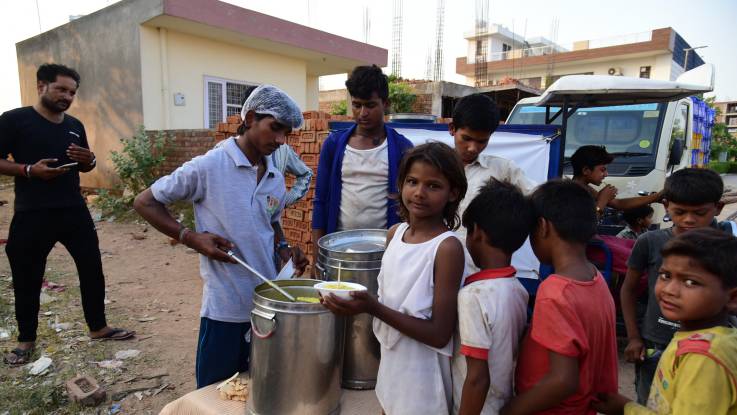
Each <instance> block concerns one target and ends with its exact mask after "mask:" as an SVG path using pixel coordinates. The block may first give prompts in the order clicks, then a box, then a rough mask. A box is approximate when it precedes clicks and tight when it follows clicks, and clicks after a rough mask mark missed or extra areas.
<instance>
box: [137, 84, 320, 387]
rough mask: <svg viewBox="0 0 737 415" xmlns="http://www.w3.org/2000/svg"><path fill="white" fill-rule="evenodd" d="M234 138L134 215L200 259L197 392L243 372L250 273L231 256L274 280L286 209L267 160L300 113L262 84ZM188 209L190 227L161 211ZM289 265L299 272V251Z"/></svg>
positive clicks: (279, 179)
mask: <svg viewBox="0 0 737 415" xmlns="http://www.w3.org/2000/svg"><path fill="white" fill-rule="evenodd" d="M241 114H242V117H243V120H244V121H243V124H242V125H241V126H240V128H239V129H238V135H237V136H235V137H230V138H228V139H227V140H225V141H224V142H223V144H222V145H219V146H217V147H216V148H214V149H212V150H210V151H209V152H207V154H205V155H203V156H199V157H195V158H193V159H192V160H190V161H188V162H186V163H184V164H183V165H182V166H181V167H179V168H178V169H177V170H175V171H174V172H173V173H172V174H170V175H168V176H165V177H162V178H160V179H159V180H157V181H156V182H155V183H154V184H153V185H151V187H150V188H148V189H146V190H145V191H143V192H142V193H141V194H139V195H138V197H136V201H135V204H134V207H135V209H136V211H137V212H138V213H139V214H140V215H141V216H142V217H143V218H144V219H146V220H147V221H148V222H149V223H151V225H153V226H154V227H155V228H156V229H158V230H159V231H161V232H162V233H164V234H165V235H168V236H170V237H172V238H174V239H177V240H179V242H181V243H182V244H184V245H186V246H188V247H190V248H192V249H194V250H195V251H197V252H199V253H200V274H201V275H202V279H203V283H204V287H203V290H202V308H201V310H200V317H201V318H200V334H199V339H198V342H197V363H196V368H195V372H196V373H195V374H196V377H197V387H198V388H201V387H204V386H207V385H210V384H212V383H215V382H217V381H219V380H222V379H225V378H228V377H230V376H231V375H232V374H233V373H235V372H242V371H246V370H248V357H249V352H250V345H249V343H248V342H247V341H246V334H247V333H248V331H249V330H250V328H251V324H250V320H249V317H250V314H251V308H252V307H253V301H252V296H253V290H254V288H255V287H256V286H257V285H259V284H260V280H259V279H258V277H256V276H255V275H253V274H251V273H249V272H248V271H247V270H246V269H245V268H243V267H242V266H240V265H238V264H236V263H235V261H234V260H233V259H231V258H230V257H229V256H228V255H227V254H226V253H225V251H228V250H232V251H233V252H234V253H235V254H236V255H237V256H238V257H239V258H241V259H243V260H244V261H246V262H247V263H248V264H249V265H251V266H252V267H253V268H255V269H256V270H257V271H258V272H259V273H261V274H262V275H264V276H266V277H267V278H275V277H276V266H275V264H274V260H273V255H274V231H273V229H272V224H273V223H276V222H278V221H279V217H280V215H281V211H282V209H283V207H284V198H285V193H286V188H285V186H284V177H283V176H282V174H281V173H280V172H279V171H278V169H276V168H275V167H274V165H273V162H272V160H271V157H269V155H270V154H271V153H273V152H274V150H276V149H277V148H278V147H279V146H280V145H282V144H284V140H285V136H286V135H287V134H289V132H290V131H292V129H296V128H299V127H300V126H301V125H302V121H303V120H302V112H301V111H300V109H299V107H298V106H297V104H296V103H295V102H294V100H292V98H290V97H289V96H288V95H287V94H286V93H284V92H283V91H281V90H280V89H278V88H276V87H274V86H271V85H263V86H260V87H258V88H256V89H255V90H254V91H253V92H252V93H251V95H250V96H249V97H248V99H247V100H246V103H245V104H244V105H243V111H242V113H241ZM178 200H186V201H189V202H192V203H193V205H194V214H195V222H196V228H195V229H189V228H187V227H185V226H184V225H182V224H180V223H179V222H177V221H176V220H175V219H174V217H172V215H171V213H169V211H168V210H167V209H166V205H168V204H170V203H173V202H176V201H178ZM291 249H292V252H291V254H292V259H293V260H294V261H295V264H296V266H297V268H298V269H300V270H302V271H304V268H305V266H306V265H307V260H306V258H305V257H304V254H303V253H302V252H301V251H300V250H299V248H291Z"/></svg>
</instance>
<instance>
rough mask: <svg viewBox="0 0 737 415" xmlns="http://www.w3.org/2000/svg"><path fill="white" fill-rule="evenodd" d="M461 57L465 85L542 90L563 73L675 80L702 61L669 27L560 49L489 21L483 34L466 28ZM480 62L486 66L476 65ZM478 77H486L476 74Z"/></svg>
mask: <svg viewBox="0 0 737 415" xmlns="http://www.w3.org/2000/svg"><path fill="white" fill-rule="evenodd" d="M465 38H466V40H467V41H468V48H467V53H466V56H464V57H460V58H457V60H456V72H457V73H458V74H461V75H464V76H465V77H466V83H467V84H469V85H498V84H502V83H505V82H507V81H508V80H510V79H517V80H519V81H521V82H522V83H524V84H526V85H529V86H531V87H534V88H537V89H545V88H546V87H547V86H548V85H550V84H551V83H552V82H554V81H555V80H556V79H558V78H560V77H561V76H564V75H574V74H595V75H607V74H609V75H623V76H631V77H641V78H653V79H662V80H674V79H675V78H677V77H678V75H680V74H681V73H683V72H684V63H685V60H686V59H688V65H687V66H688V68H689V69H693V68H694V67H696V66H699V65H701V64H703V63H704V62H703V60H702V59H701V57H699V56H698V54H697V53H695V51H693V50H688V49H689V48H690V46H689V44H688V43H687V42H686V41H685V40H684V39H683V38H682V37H681V36H680V35H679V34H678V33H677V32H676V31H675V30H673V29H672V28H669V27H668V28H663V29H655V30H652V31H648V32H643V33H635V34H630V35H623V36H617V37H613V38H605V39H593V40H582V41H577V42H574V43H573V45H572V46H571V47H570V48H564V47H563V46H561V45H558V44H556V43H554V42H552V41H550V40H549V39H546V38H543V37H533V38H528V39H525V38H524V36H521V35H519V34H517V33H514V32H512V31H510V30H509V29H507V28H505V27H504V26H501V25H498V24H492V25H490V26H489V30H487V31H485V32H484V33H468V34H466V36H465ZM480 60H483V61H485V63H486V65H485V67H483V66H480V65H476V62H477V61H480ZM477 77H485V79H479V81H480V82H476V81H477Z"/></svg>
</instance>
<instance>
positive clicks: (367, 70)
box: [312, 65, 412, 269]
mask: <svg viewBox="0 0 737 415" xmlns="http://www.w3.org/2000/svg"><path fill="white" fill-rule="evenodd" d="M345 85H346V87H347V88H348V93H349V94H350V96H351V110H352V111H353V119H354V120H355V122H356V125H355V126H353V127H351V128H349V129H346V130H339V131H335V132H333V133H332V134H330V136H328V138H327V140H325V143H323V146H322V150H321V151H320V162H319V164H318V167H317V180H316V188H315V198H314V201H313V204H314V205H313V211H312V242H313V243H314V244H317V241H318V240H319V239H320V238H321V237H323V236H324V235H327V234H329V233H333V232H336V231H341V230H349V229H387V228H388V227H390V226H392V225H394V224H395V223H397V222H399V216H398V215H397V209H396V201H395V200H394V199H392V197H391V196H392V195H396V194H397V193H398V191H397V170H398V169H399V162H400V161H401V159H402V155H403V154H404V152H405V151H406V150H407V149H409V148H411V147H412V143H411V142H410V141H409V140H408V139H407V138H405V137H404V136H403V135H401V134H399V133H397V132H396V131H395V130H394V129H392V128H389V127H387V126H386V125H384V113H385V111H386V109H388V107H389V82H388V78H387V76H386V75H384V74H383V73H382V72H381V68H379V67H378V66H376V65H372V66H358V67H356V68H354V69H353V72H352V73H351V76H350V77H349V78H348V80H347V81H346V83H345ZM315 255H317V250H315ZM316 260H317V258H316V257H315V263H316ZM313 269H314V268H313Z"/></svg>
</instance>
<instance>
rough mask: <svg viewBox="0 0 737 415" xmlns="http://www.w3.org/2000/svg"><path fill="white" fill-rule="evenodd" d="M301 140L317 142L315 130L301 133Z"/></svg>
mask: <svg viewBox="0 0 737 415" xmlns="http://www.w3.org/2000/svg"><path fill="white" fill-rule="evenodd" d="M299 142H300V143H314V142H315V132H314V131H303V132H302V134H300V135H299Z"/></svg>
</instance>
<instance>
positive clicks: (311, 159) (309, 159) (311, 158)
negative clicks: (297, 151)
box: [302, 154, 317, 166]
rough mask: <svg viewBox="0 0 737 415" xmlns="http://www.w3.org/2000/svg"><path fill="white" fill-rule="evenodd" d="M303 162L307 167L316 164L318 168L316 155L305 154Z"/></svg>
mask: <svg viewBox="0 0 737 415" xmlns="http://www.w3.org/2000/svg"><path fill="white" fill-rule="evenodd" d="M302 161H303V162H304V163H305V164H307V165H312V164H314V165H315V166H317V156H316V155H314V154H305V155H303V156H302Z"/></svg>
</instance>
